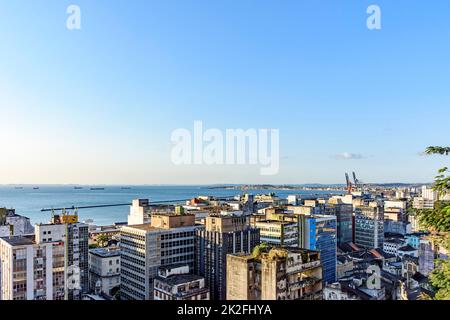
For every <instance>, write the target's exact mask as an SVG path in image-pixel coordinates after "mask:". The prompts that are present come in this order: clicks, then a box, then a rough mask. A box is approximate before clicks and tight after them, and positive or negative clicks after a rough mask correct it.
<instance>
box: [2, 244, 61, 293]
mask: <svg viewBox="0 0 450 320" xmlns="http://www.w3.org/2000/svg"><path fill="white" fill-rule="evenodd" d="M64 257H65V246H64V243H63V242H46V243H38V242H36V241H35V239H34V236H11V237H6V238H1V239H0V268H1V270H2V273H1V291H0V300H63V299H65V272H64V270H65V268H64V266H65V258H64Z"/></svg>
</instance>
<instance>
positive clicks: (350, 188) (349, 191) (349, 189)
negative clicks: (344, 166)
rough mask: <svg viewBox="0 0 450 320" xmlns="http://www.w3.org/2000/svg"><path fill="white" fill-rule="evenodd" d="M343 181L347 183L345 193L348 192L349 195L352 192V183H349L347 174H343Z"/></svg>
mask: <svg viewBox="0 0 450 320" xmlns="http://www.w3.org/2000/svg"><path fill="white" fill-rule="evenodd" d="M345 180H346V182H347V191H348V194H351V193H352V191H353V184H352V182H351V181H350V178H349V176H348V173H347V172H346V173H345Z"/></svg>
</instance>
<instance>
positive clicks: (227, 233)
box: [195, 215, 259, 300]
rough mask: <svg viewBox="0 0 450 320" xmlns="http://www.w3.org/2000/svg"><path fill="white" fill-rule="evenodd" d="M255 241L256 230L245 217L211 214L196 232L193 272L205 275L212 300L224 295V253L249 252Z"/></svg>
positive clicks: (225, 278) (257, 235)
mask: <svg viewBox="0 0 450 320" xmlns="http://www.w3.org/2000/svg"><path fill="white" fill-rule="evenodd" d="M257 244H259V230H258V229H256V228H252V227H251V226H250V225H249V222H248V217H246V216H238V217H237V216H230V215H227V216H222V215H211V216H209V217H207V218H206V220H205V228H204V229H199V230H197V232H196V259H195V273H196V274H198V275H200V276H202V277H205V280H206V283H207V285H208V286H209V289H210V293H211V299H212V300H224V299H225V296H226V281H227V274H226V255H227V254H229V253H239V252H244V253H250V252H251V251H252V250H253V248H254V247H255V246H256V245H257Z"/></svg>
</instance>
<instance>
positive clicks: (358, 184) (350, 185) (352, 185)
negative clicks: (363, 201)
mask: <svg viewBox="0 0 450 320" xmlns="http://www.w3.org/2000/svg"><path fill="white" fill-rule="evenodd" d="M352 176H353V182H352V181H351V180H350V177H349V174H348V173H345V180H346V182H347V191H348V193H349V194H350V193H352V191H356V190H362V189H363V187H364V184H363V182H362V181H361V180H359V179H358V178H357V177H356V173H355V171H353V172H352Z"/></svg>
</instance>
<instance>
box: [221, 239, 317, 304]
mask: <svg viewBox="0 0 450 320" xmlns="http://www.w3.org/2000/svg"><path fill="white" fill-rule="evenodd" d="M319 256H320V254H319V252H317V251H310V250H305V249H299V248H267V249H264V250H263V251H260V250H258V253H254V254H252V255H248V254H229V255H228V256H227V274H228V281H227V300H315V299H320V298H321V295H322V266H321V263H320V258H319Z"/></svg>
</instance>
